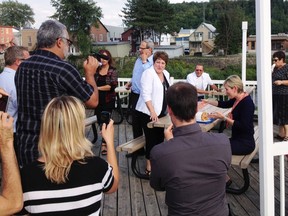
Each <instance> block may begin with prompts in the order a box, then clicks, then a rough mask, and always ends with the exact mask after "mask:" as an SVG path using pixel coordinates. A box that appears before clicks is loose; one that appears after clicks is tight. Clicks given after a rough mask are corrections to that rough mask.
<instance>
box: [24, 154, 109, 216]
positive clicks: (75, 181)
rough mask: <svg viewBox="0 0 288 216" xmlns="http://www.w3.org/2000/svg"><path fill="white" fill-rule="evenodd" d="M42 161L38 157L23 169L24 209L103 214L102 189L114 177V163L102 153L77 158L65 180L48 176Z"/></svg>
mask: <svg viewBox="0 0 288 216" xmlns="http://www.w3.org/2000/svg"><path fill="white" fill-rule="evenodd" d="M43 165H44V164H43V163H41V162H39V161H35V162H33V163H31V164H29V165H27V166H24V168H22V169H21V180H22V187H23V198H24V209H25V210H26V212H25V213H29V214H30V215H49V216H50V215H51V216H53V215H61V216H65V215H69V216H73V215H75V216H76V215H77V216H81V215H100V211H101V199H102V196H103V192H107V191H109V190H110V189H111V187H112V185H113V181H114V176H113V173H112V167H111V166H110V165H109V164H108V163H107V162H106V161H104V160H103V159H101V158H99V157H90V158H86V159H85V163H79V162H77V161H74V163H73V164H72V166H71V170H70V172H69V175H68V181H67V182H66V183H63V184H56V183H52V182H51V181H50V180H48V179H47V178H46V176H45V172H44V171H43Z"/></svg>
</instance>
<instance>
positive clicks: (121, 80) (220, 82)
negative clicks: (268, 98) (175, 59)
mask: <svg viewBox="0 0 288 216" xmlns="http://www.w3.org/2000/svg"><path fill="white" fill-rule="evenodd" d="M172 79H173V81H174V83H175V82H179V81H183V82H186V80H185V79H174V78H172ZM130 80H131V78H118V86H124V85H125V84H126V83H127V82H129V81H130ZM223 82H224V80H213V83H214V84H215V85H217V87H218V88H221V87H222V85H223ZM245 84H246V86H255V89H254V90H253V91H252V92H251V93H250V95H251V97H252V99H253V101H254V104H255V106H256V113H257V81H247V80H246V82H245ZM208 89H210V88H209V86H208ZM125 96H126V95H125V93H121V98H122V97H125ZM213 97H217V96H213ZM128 100H129V99H128ZM127 104H128V102H127V100H125V102H124V104H123V107H124V108H126V107H127Z"/></svg>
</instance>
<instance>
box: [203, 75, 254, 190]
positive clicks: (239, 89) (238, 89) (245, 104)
mask: <svg viewBox="0 0 288 216" xmlns="http://www.w3.org/2000/svg"><path fill="white" fill-rule="evenodd" d="M223 85H224V87H225V90H226V94H227V96H228V98H229V99H230V100H228V101H212V100H203V101H204V102H206V103H209V104H211V105H214V106H218V107H221V108H231V107H232V110H231V112H230V113H229V114H228V116H227V117H226V116H224V115H223V114H222V113H219V112H216V113H212V114H210V116H209V117H211V118H217V119H223V120H225V121H226V124H227V126H228V127H231V129H232V134H231V138H230V144H231V150H232V155H246V154H250V153H251V152H253V150H254V149H255V140H254V125H253V116H254V111H255V105H254V103H253V100H252V98H251V97H250V95H248V94H247V93H246V92H244V87H243V82H242V80H241V79H240V77H239V76H237V75H232V76H229V77H228V78H227V79H226V80H225V81H224V84H223ZM229 184H231V180H230V179H227V185H229Z"/></svg>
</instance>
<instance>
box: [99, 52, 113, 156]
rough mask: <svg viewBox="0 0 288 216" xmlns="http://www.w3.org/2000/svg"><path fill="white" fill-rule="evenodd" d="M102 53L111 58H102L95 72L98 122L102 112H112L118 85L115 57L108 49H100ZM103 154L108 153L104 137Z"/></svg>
mask: <svg viewBox="0 0 288 216" xmlns="http://www.w3.org/2000/svg"><path fill="white" fill-rule="evenodd" d="M99 53H100V54H102V55H105V56H108V57H109V60H105V59H101V63H102V65H101V66H100V67H98V68H97V71H96V74H95V82H96V84H97V86H98V92H99V104H98V106H97V107H96V109H95V115H97V119H98V124H102V122H101V118H100V115H101V112H102V111H108V112H110V113H111V112H112V109H113V108H114V107H115V100H116V92H115V88H116V87H117V86H118V72H117V70H116V68H115V67H113V59H112V56H111V53H110V52H109V51H108V50H100V51H99ZM101 154H102V155H106V154H107V147H106V143H105V140H103V139H102V146H101Z"/></svg>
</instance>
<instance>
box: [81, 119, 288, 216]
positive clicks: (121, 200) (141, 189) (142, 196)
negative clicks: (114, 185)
mask: <svg viewBox="0 0 288 216" xmlns="http://www.w3.org/2000/svg"><path fill="white" fill-rule="evenodd" d="M224 132H225V133H227V134H229V130H225V131H224ZM86 134H87V136H88V137H90V138H91V137H93V132H92V130H91V129H89V127H87V128H86ZM132 139H133V135H132V126H131V125H129V124H127V123H126V122H125V121H123V123H122V124H120V125H115V147H117V146H118V145H119V144H121V143H125V142H127V141H129V140H132ZM100 141H101V137H100V138H99V139H98V142H97V143H96V145H95V147H94V148H93V150H95V152H97V154H98V155H99V150H100ZM117 156H118V163H119V169H120V184H119V188H118V192H117V193H114V194H105V195H104V198H103V205H102V207H103V211H102V212H103V214H102V215H103V216H114V215H117V216H123V215H125V216H126V215H127V216H138V215H139V216H158V215H163V216H164V215H167V213H168V209H167V206H166V204H165V192H159V191H157V192H156V191H154V190H153V189H152V188H151V187H150V185H149V181H148V180H141V179H138V178H136V177H135V176H134V174H133V172H132V170H131V167H130V164H131V158H126V157H125V154H123V153H118V152H117ZM104 158H106V157H104ZM278 161H279V159H278V158H276V157H275V215H276V216H279V215H280V213H279V208H278V207H279V205H280V204H279V163H278ZM137 162H138V164H137V165H138V166H139V168H140V169H141V170H144V169H145V157H144V156H140V157H139V159H138V160H137ZM287 170H288V168H286V172H287ZM228 174H229V176H230V177H231V179H233V183H232V185H233V186H241V185H242V184H243V178H242V170H241V169H240V168H239V167H236V166H235V167H231V169H230V170H229V173H228ZM249 175H250V187H249V189H248V190H247V191H246V192H245V193H243V194H241V195H233V194H226V195H227V201H228V202H229V203H230V206H231V208H232V211H233V213H234V215H235V216H236V215H238V216H260V196H259V193H260V191H259V164H258V163H250V165H249ZM286 176H287V177H286V178H287V180H288V175H287V174H286ZM286 191H288V188H287V186H286ZM286 193H287V194H288V192H286ZM286 204H287V203H286ZM286 206H288V204H287V205H286ZM286 215H288V211H287V213H286Z"/></svg>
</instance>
